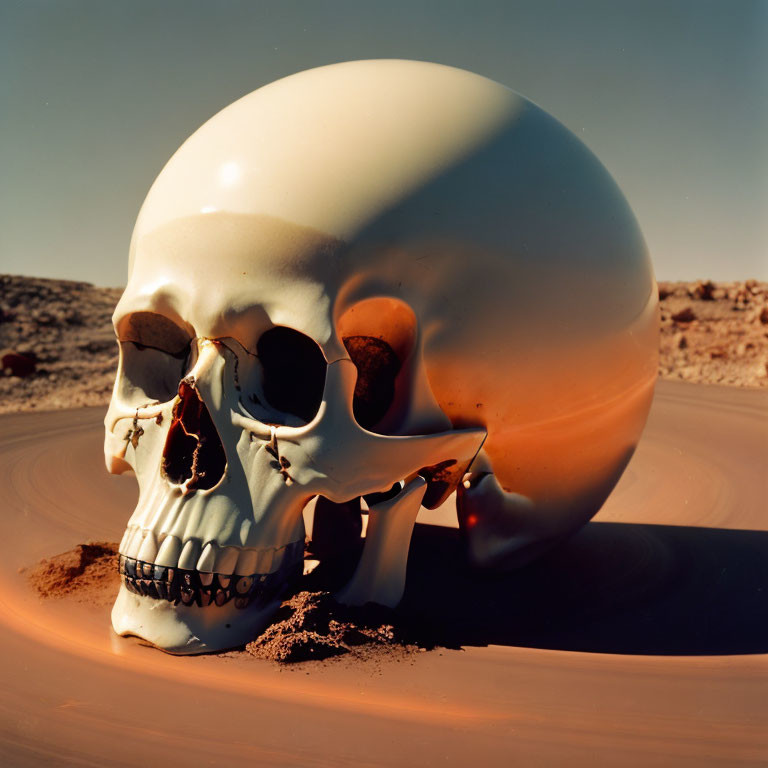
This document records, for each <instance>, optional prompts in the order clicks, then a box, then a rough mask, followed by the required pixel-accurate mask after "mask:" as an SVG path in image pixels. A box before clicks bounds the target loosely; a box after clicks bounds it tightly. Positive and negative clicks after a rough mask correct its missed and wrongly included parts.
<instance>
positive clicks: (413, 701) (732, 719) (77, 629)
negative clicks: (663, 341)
mask: <svg viewBox="0 0 768 768" xmlns="http://www.w3.org/2000/svg"><path fill="white" fill-rule="evenodd" d="M102 416H103V410H102V409H101V408H93V409H90V408H86V409H76V410H65V411H59V412H56V413H22V414H10V415H5V416H2V417H0V487H2V488H3V489H4V494H3V512H2V533H3V535H2V536H1V537H0V577H2V580H3V581H2V583H3V585H4V588H3V590H2V591H0V622H2V625H3V626H2V630H3V631H2V632H0V670H2V672H1V673H0V674H1V675H2V677H1V678H0V679H1V680H2V685H0V764H2V765H9V766H14V768H15V767H16V766H19V767H23V766H38V765H40V764H54V765H63V764H73V765H83V766H103V765H116V766H123V765H126V766H128V765H130V766H135V765H136V764H146V765H192V766H196V765H213V766H218V765H221V766H224V765H227V766H229V765H233V764H234V765H238V764H243V763H245V764H248V765H259V766H285V765H302V766H325V765H329V766H330V765H333V766H339V765H342V766H343V765H350V766H351V765H355V766H391V765H399V766H421V765H432V764H441V765H450V766H464V765H482V766H509V765H519V766H562V765H569V766H615V765H622V766H643V768H647V767H648V766H670V765H674V766H696V767H697V768H700V767H701V766H740V765H744V766H747V765H752V766H758V765H766V764H768V695H767V694H768V683H766V680H767V679H768V678H767V677H766V673H767V672H768V607H767V606H768V601H767V600H766V594H768V558H766V557H765V552H766V551H768V517H767V516H766V508H765V499H766V498H768V473H767V472H766V457H767V456H768V392H765V391H764V390H762V391H761V390H756V389H742V388H737V387H722V386H699V385H692V384H687V383H682V382H664V381H663V382H660V384H659V386H658V390H657V397H656V400H655V402H654V406H653V409H652V412H651V417H650V420H649V423H648V427H647V429H646V432H645V435H644V438H643V440H642V442H641V444H640V446H639V448H638V451H637V453H636V455H635V457H634V458H633V460H632V462H631V463H630V465H629V467H628V469H627V471H626V472H625V474H624V476H623V478H622V480H621V481H620V483H619V485H618V487H617V488H616V490H615V491H614V493H613V494H612V496H611V497H610V499H609V500H608V502H607V504H606V505H605V507H604V509H603V510H602V511H601V512H600V514H599V515H598V516H597V518H596V519H595V521H593V522H592V523H590V524H589V525H587V526H586V527H585V528H584V529H583V530H582V531H581V532H580V533H579V534H577V535H576V536H574V537H573V538H572V539H571V540H570V541H568V542H567V543H566V544H564V545H563V546H561V547H560V548H559V549H558V550H556V551H553V552H551V553H550V554H548V555H546V556H545V557H544V558H542V559H541V560H539V561H537V562H536V563H534V564H532V565H531V566H528V567H526V568H525V569H522V570H520V571H518V572H517V573H515V574H511V575H508V576H504V577H498V578H488V577H483V576H482V575H480V574H473V573H469V572H467V571H466V569H465V568H464V567H463V566H462V564H461V561H460V559H459V556H458V552H459V550H458V540H457V532H456V529H455V514H454V513H453V511H452V510H451V508H450V506H446V507H443V508H441V509H440V510H439V511H437V512H432V513H423V515H422V516H421V517H420V522H419V524H418V525H417V529H416V532H415V535H414V541H413V546H412V556H411V559H410V564H409V574H408V587H407V590H406V595H405V599H404V601H403V604H402V606H401V609H400V611H401V614H402V615H403V616H404V617H418V618H419V621H421V622H422V623H423V625H424V626H429V627H430V628H431V631H432V633H433V635H434V637H435V640H436V645H437V647H436V649H435V650H433V651H425V652H422V653H419V652H416V653H411V654H408V655H406V656H398V655H395V656H392V657H389V656H384V657H381V658H376V659H365V658H362V659H361V658H357V657H352V656H350V655H345V656H340V657H335V658H329V659H326V660H325V661H322V662H314V661H310V662H306V663H298V664H292V665H287V666H286V665H278V664H276V663H274V662H272V661H265V660H262V659H258V658H255V657H254V656H252V655H251V654H249V653H247V652H245V651H242V652H237V653H229V654H223V655H220V656H208V657H205V656H203V657H171V656H168V655H166V654H163V653H160V652H158V651H157V650H154V649H151V648H148V647H146V646H145V645H143V644H142V643H141V642H139V641H136V640H131V639H121V638H117V637H115V636H114V635H113V633H112V632H111V630H110V628H109V606H108V605H106V604H101V603H100V602H99V601H96V600H85V601H82V600H79V599H78V596H77V593H76V592H73V593H72V594H69V595H64V596H62V597H61V598H60V599H51V598H43V597H41V596H40V595H39V594H38V593H37V592H36V591H35V590H34V589H32V588H31V587H30V584H29V581H28V574H27V573H19V569H20V568H22V567H25V566H26V567H29V566H31V565H33V564H35V563H38V562H39V561H40V560H41V559H42V558H46V559H49V560H50V559H51V555H53V554H55V553H59V552H62V553H63V552H68V551H70V550H72V549H73V548H75V547H76V546H77V545H78V544H80V543H82V542H85V541H88V540H92V541H95V542H111V541H116V540H118V539H119V537H120V535H121V533H122V530H123V526H124V524H125V521H126V520H127V518H128V516H129V515H130V512H131V510H132V508H133V506H134V504H135V500H136V490H135V484H134V481H133V479H132V478H130V477H114V476H109V475H107V474H106V472H105V470H104V469H103V458H102V455H101V437H102V425H101V419H102ZM85 560H88V557H87V556H86V557H85ZM54 564H55V563H54ZM60 565H62V567H64V568H67V567H73V568H74V569H75V571H78V570H80V568H81V565H83V562H82V558H80V559H76V560H73V561H72V562H70V563H69V564H68V565H67V563H66V562H65V561H62V562H61V563H60ZM87 570H88V567H87V566H85V565H83V567H82V572H83V574H85V573H86V572H87Z"/></svg>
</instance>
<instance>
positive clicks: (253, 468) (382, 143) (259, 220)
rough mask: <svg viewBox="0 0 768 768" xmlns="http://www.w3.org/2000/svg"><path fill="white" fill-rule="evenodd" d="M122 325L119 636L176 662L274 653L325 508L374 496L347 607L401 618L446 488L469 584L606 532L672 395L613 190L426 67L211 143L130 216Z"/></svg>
mask: <svg viewBox="0 0 768 768" xmlns="http://www.w3.org/2000/svg"><path fill="white" fill-rule="evenodd" d="M114 325H115V330H116V333H117V337H118V340H119V343H120V363H119V369H118V375H117V380H116V383H115V389H114V394H113V397H112V402H111V405H110V408H109V411H108V413H107V416H106V420H105V426H106V439H105V455H106V460H107V466H108V468H109V469H110V470H111V471H112V472H117V473H119V472H123V471H125V470H127V469H133V470H134V471H135V473H136V477H137V479H138V483H139V501H138V505H137V507H136V510H135V511H134V513H133V516H132V517H131V519H130V521H129V523H128V527H127V530H126V532H125V535H124V537H123V540H122V542H121V544H120V554H121V557H120V567H121V572H122V574H123V583H122V586H121V588H120V593H119V595H118V598H117V601H116V603H115V607H114V609H113V613H112V621H113V626H114V628H115V630H116V631H117V632H118V633H119V634H123V635H128V634H132V635H138V636H139V637H142V638H144V639H146V640H148V641H150V642H151V643H153V644H155V645H156V646H158V647H160V648H163V649H165V650H167V651H171V652H175V653H194V652H200V651H206V650H218V649H222V648H229V647H234V646H237V645H239V644H242V643H243V642H245V641H247V640H248V639H250V638H252V637H253V636H254V635H255V634H256V633H258V632H259V631H260V630H261V629H262V628H263V627H264V625H265V623H266V622H267V621H268V619H269V617H270V614H271V613H272V612H273V611H274V608H275V606H276V601H277V599H278V598H279V594H280V590H281V588H282V587H283V585H284V584H285V583H286V582H287V581H288V580H289V579H290V577H291V575H292V574H294V573H295V572H296V569H297V568H300V566H301V560H302V553H303V544H304V527H303V519H302V510H303V509H304V507H305V506H306V505H307V503H308V502H309V501H310V500H311V499H313V498H315V497H324V498H325V499H327V500H329V501H330V502H333V503H339V504H342V503H346V502H349V501H351V500H356V499H359V498H360V497H363V496H367V497H368V502H369V507H370V512H369V515H370V523H369V526H368V535H367V540H366V544H365V548H364V551H363V555H362V558H361V561H360V565H359V566H358V570H357V572H356V574H355V576H354V577H353V579H352V581H351V582H350V584H349V585H348V586H347V587H346V588H345V589H344V590H342V592H341V593H340V595H339V597H340V599H343V600H345V601H347V602H350V603H363V602H365V601H367V600H374V601H377V602H381V603H385V604H388V605H395V604H396V603H397V602H398V600H399V599H400V597H401V595H402V591H403V582H404V575H405V563H406V559H407V553H408V545H409V539H410V533H411V529H412V526H413V522H414V520H415V517H416V514H417V512H418V510H419V507H420V505H422V504H423V505H425V506H429V507H434V506H437V505H439V504H441V503H442V502H443V501H444V500H445V499H446V497H447V496H448V495H449V494H450V493H451V492H452V491H453V490H454V489H456V488H457V487H458V502H457V506H458V513H459V523H460V526H461V528H462V532H463V535H464V537H465V540H466V543H467V552H468V555H469V558H470V560H471V561H472V562H473V563H474V564H475V565H481V566H482V565H488V566H494V567H506V566H509V565H516V564H519V563H522V562H525V561H526V560H527V559H530V557H532V556H534V555H535V554H537V553H538V552H539V551H541V550H542V549H543V548H545V547H547V546H550V545H551V544H552V542H555V541H557V540H558V539H559V538H561V537H562V536H564V535H566V534H568V533H570V532H571V531H573V530H574V529H576V528H577V527H579V526H580V525H581V524H583V523H584V522H586V521H587V520H588V519H589V518H590V517H591V516H592V515H594V514H595V512H596V511H597V510H598V509H599V508H600V506H601V505H602V503H603V501H604V500H605V498H606V497H607V495H608V493H609V492H610V490H611V488H612V487H613V485H614V484H615V482H616V480H617V479H618V477H619V475H620V474H621V472H622V470H623V468H624V466H625V465H626V462H627V461H628V459H629V456H630V455H631V453H632V451H633V449H634V446H635V445H636V443H637V440H638V438H639V435H640V432H641V430H642V427H643V424H644V422H645V418H646V416H647V412H648V408H649V405H650V400H651V397H652V392H653V384H654V380H655V373H656V354H657V353H656V349H657V332H658V328H657V326H658V320H657V297H656V290H655V284H654V279H653V274H652V269H651V265H650V261H649V258H648V255H647V251H646V248H645V245H644V242H643V239H642V236H641V234H640V231H639V229H638V227H637V224H636V222H635V219H634V217H633V216H632V213H631V211H630V210H629V207H628V206H627V203H626V201H625V200H624V198H623V196H622V195H621V193H620V191H619V189H618V188H617V186H616V185H615V183H614V182H613V180H612V179H611V178H610V176H609V175H608V174H607V172H606V171H605V170H604V168H603V167H602V166H601V165H600V163H599V162H598V161H597V160H596V159H595V158H594V156H593V155H592V154H591V153H590V152H589V151H588V150H587V149H586V148H585V147H584V146H583V145H582V144H581V143H580V142H579V141H578V140H577V139H575V138H574V137H573V136H572V135H571V134H570V133H569V132H568V131H567V130H566V129H565V128H563V127H562V126H561V125H560V124H559V123H558V122H556V121H555V120H554V119H553V118H551V117H550V116H548V115H547V114H546V113H545V112H543V111H542V110H541V109H539V108H538V107H536V106H534V105H533V104H531V103H530V102H528V101H527V100H525V99H524V98H522V97H521V96H519V95H517V94H515V93H514V92H512V91H510V90H508V89H507V88H505V87H503V86H501V85H499V84H497V83H494V82H492V81H490V80H487V79H485V78H483V77H479V76H477V75H474V74H470V73H468V72H464V71H461V70H457V69H453V68H450V67H444V66H440V65H436V64H428V63H424V62H413V61H397V60H385V61H359V62H349V63H344V64H337V65H332V66H327V67H322V68H319V69H314V70H310V71H307V72H302V73H300V74H297V75H294V76H291V77H288V78H285V79H283V80H280V81H278V82H276V83H273V84H271V85H268V86H266V87H263V88H261V89H259V90H258V91H255V92H254V93H251V94H250V95H248V96H245V97H244V98H242V99H240V100H239V101H237V102H235V103H234V104H232V105H230V106H229V107H227V108H226V109H224V110H222V111H221V112H220V113H219V114H217V115H216V116H215V117H213V118H212V119H211V120H210V121H208V122H207V123H206V124H205V125H203V126H202V127H201V128H200V129H199V130H198V131H197V132H196V133H194V134H193V135H192V136H191V137H190V138H189V139H188V140H187V141H186V142H185V143H184V144H183V145H182V147H181V148H180V149H179V150H178V151H177V152H176V154H175V155H174V156H173V157H172V158H171V160H170V161H169V162H168V164H167V165H166V167H165V168H164V169H163V171H162V172H161V174H160V176H159V177H158V178H157V180H156V181H155V183H154V185H153V186H152V188H151V190H150V192H149V194H148V196H147V199H146V201H145V203H144V205H143V207H142V209H141V212H140V214H139V217H138V220H137V223H136V227H135V230H134V235H133V239H132V243H131V250H130V263H129V281H128V285H127V287H126V290H125V293H124V294H123V296H122V298H121V300H120V302H119V304H118V306H117V308H116V310H115V314H114ZM462 478H463V480H464V482H463V483H462V482H461V481H462ZM398 491H399V492H398Z"/></svg>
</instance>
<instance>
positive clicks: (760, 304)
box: [0, 275, 768, 413]
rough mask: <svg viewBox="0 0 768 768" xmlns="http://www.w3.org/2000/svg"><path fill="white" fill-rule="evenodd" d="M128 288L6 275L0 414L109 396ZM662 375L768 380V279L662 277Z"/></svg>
mask: <svg viewBox="0 0 768 768" xmlns="http://www.w3.org/2000/svg"><path fill="white" fill-rule="evenodd" d="M121 291H122V289H121V288H97V287H95V286H93V285H90V284H89V283H78V282H71V281H67V280H46V279H42V278H32V277H21V276H16V275H0V362H1V363H2V375H0V413H10V412H16V411H31V410H52V409H58V408H72V407H78V406H85V405H105V404H106V403H108V402H109V397H110V393H111V391H112V382H113V380H114V373H115V369H116V367H117V347H116V345H115V340H114V334H113V332H112V326H111V323H110V317H111V315H112V310H113V309H114V306H115V304H116V303H117V300H118V298H119V297H120V293H121ZM659 296H660V298H661V358H660V361H659V375H660V376H661V377H662V378H666V379H684V380H686V381H691V382H698V383H705V384H727V385H732V386H742V387H765V386H768V283H764V282H758V281H756V280H747V281H745V282H731V283H712V282H709V281H699V282H693V283H683V282H681V283H669V282H661V283H659Z"/></svg>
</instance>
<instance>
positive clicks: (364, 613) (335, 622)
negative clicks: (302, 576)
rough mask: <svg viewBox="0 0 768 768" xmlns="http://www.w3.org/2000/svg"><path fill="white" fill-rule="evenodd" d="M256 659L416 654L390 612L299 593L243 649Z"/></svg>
mask: <svg viewBox="0 0 768 768" xmlns="http://www.w3.org/2000/svg"><path fill="white" fill-rule="evenodd" d="M246 650H247V651H248V653H250V654H252V655H253V656H256V657H258V658H260V659H267V660H269V661H276V662H279V663H282V664H290V663H295V662H300V661H317V660H321V659H328V658H330V657H332V656H341V655H345V654H350V655H352V656H354V657H357V658H370V657H371V656H377V655H381V654H388V653H392V652H401V653H411V652H415V651H417V650H419V649H418V648H417V647H416V645H415V644H413V643H409V642H408V640H407V637H406V633H405V632H404V631H403V629H400V628H398V627H397V625H396V623H395V619H394V613H393V612H392V611H390V610H389V609H387V608H384V607H383V606H380V605H374V604H372V603H369V604H368V605H366V606H363V607H360V608H354V607H348V606H344V605H341V604H339V603H337V602H336V601H335V600H334V599H333V596H332V595H331V594H330V593H329V592H306V591H305V592H298V593H296V594H294V595H292V596H291V597H289V598H288V599H286V600H285V601H284V602H283V603H282V605H281V606H280V608H279V609H278V611H277V613H276V614H275V617H274V619H273V621H272V624H270V626H269V627H267V629H266V630H265V631H264V632H263V633H262V634H261V636H260V637H258V638H256V639H255V640H254V641H252V642H250V643H248V645H246Z"/></svg>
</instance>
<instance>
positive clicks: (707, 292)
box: [693, 280, 715, 301]
mask: <svg viewBox="0 0 768 768" xmlns="http://www.w3.org/2000/svg"><path fill="white" fill-rule="evenodd" d="M714 293H715V284H714V283H713V282H712V281H711V280H707V281H706V282H700V283H699V284H698V285H697V286H696V288H695V289H694V292H693V295H694V296H695V297H696V298H697V299H699V300H701V301H714V299H715V296H714Z"/></svg>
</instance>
